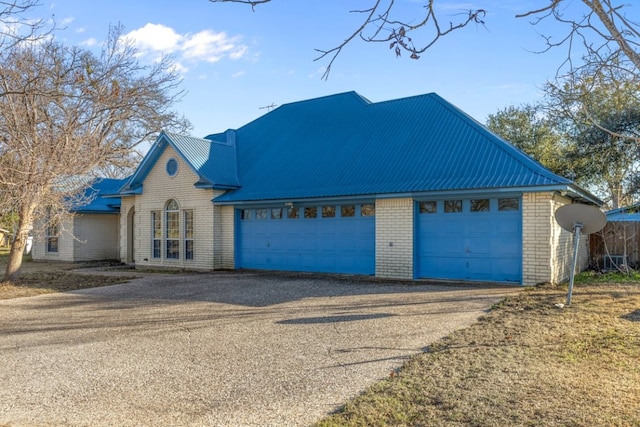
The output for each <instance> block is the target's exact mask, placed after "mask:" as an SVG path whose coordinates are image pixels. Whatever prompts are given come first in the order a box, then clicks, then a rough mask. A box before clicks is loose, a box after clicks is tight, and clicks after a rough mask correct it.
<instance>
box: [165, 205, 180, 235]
mask: <svg viewBox="0 0 640 427" xmlns="http://www.w3.org/2000/svg"><path fill="white" fill-rule="evenodd" d="M178 238H180V213H179V212H169V211H168V212H167V239H178Z"/></svg>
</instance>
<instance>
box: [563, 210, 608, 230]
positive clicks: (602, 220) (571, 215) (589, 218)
mask: <svg viewBox="0 0 640 427" xmlns="http://www.w3.org/2000/svg"><path fill="white" fill-rule="evenodd" d="M555 216H556V221H557V223H558V224H560V227H562V228H564V229H565V230H567V231H569V232H571V233H573V232H574V228H575V226H576V225H577V224H580V226H581V229H580V231H581V232H582V234H591V233H595V232H597V231H600V230H602V227H604V225H605V224H606V223H607V216H606V215H605V214H604V213H603V212H602V211H601V210H600V209H598V208H596V207H595V206H590V205H582V204H579V203H573V204H570V205H564V206H561V207H559V208H558V209H557V210H556V214H555Z"/></svg>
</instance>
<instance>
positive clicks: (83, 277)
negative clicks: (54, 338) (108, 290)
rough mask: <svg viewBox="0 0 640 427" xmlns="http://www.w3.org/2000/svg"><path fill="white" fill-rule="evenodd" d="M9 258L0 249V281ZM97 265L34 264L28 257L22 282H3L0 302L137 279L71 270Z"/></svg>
mask: <svg viewBox="0 0 640 427" xmlns="http://www.w3.org/2000/svg"><path fill="white" fill-rule="evenodd" d="M7 257H8V250H4V248H2V250H0V278H1V277H2V275H3V274H4V270H5V268H6V266H7ZM95 266H96V264H95V263H86V264H68V263H46V262H31V260H30V257H28V256H25V258H24V260H23V264H22V275H21V277H20V279H19V280H18V281H17V282H15V283H9V282H0V300H2V299H10V298H20V297H29V296H34V295H41V294H50V293H54V292H66V291H73V290H77V289H87V288H95V287H98V286H107V285H113V284H116V283H123V282H127V281H129V280H131V279H132V278H133V277H135V276H130V277H129V276H107V275H101V274H78V273H76V272H73V271H71V270H74V269H78V268H82V267H95Z"/></svg>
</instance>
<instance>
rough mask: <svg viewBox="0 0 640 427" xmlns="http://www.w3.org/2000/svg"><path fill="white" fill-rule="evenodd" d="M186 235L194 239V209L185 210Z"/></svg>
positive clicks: (186, 237)
mask: <svg viewBox="0 0 640 427" xmlns="http://www.w3.org/2000/svg"><path fill="white" fill-rule="evenodd" d="M184 237H185V239H193V211H192V210H188V211H184Z"/></svg>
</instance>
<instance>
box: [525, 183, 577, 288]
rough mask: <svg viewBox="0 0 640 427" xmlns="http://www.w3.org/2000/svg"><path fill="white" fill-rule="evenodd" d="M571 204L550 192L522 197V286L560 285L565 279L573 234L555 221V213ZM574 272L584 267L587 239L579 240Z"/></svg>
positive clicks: (567, 273) (571, 254)
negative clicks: (576, 264) (565, 205)
mask: <svg viewBox="0 0 640 427" xmlns="http://www.w3.org/2000/svg"><path fill="white" fill-rule="evenodd" d="M567 203H571V200H570V199H568V198H564V197H560V196H558V195H554V194H553V193H551V192H544V193H525V194H524V195H523V196H522V234H523V239H522V240H523V241H522V262H523V270H522V271H523V284H524V285H527V286H533V285H536V284H539V283H561V282H563V281H565V280H567V279H568V277H569V274H570V269H571V261H572V256H573V234H572V233H570V232H568V231H565V230H563V229H562V228H561V227H560V226H559V225H558V224H557V222H556V220H555V216H554V214H555V211H556V209H558V208H559V207H560V206H562V205H564V204H567ZM580 240H581V244H580V248H579V251H578V266H577V269H578V271H581V270H583V269H585V268H586V267H587V266H588V263H589V259H588V238H586V236H582V237H581V239H580Z"/></svg>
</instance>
